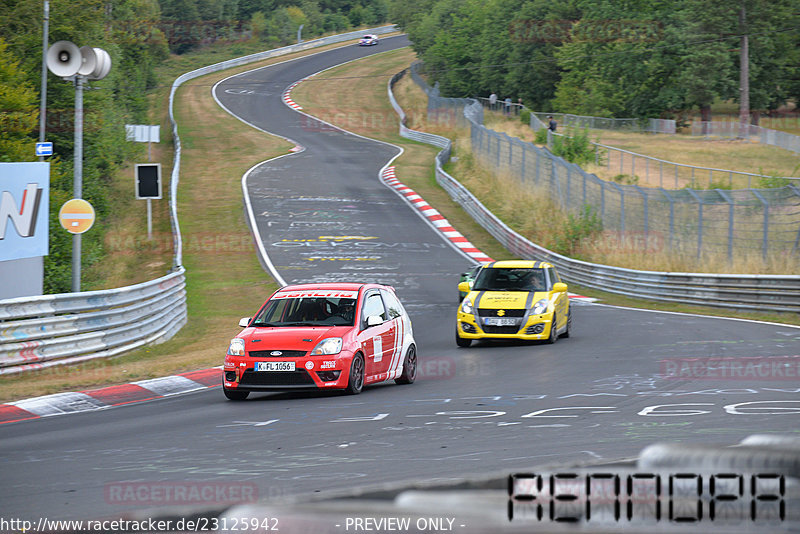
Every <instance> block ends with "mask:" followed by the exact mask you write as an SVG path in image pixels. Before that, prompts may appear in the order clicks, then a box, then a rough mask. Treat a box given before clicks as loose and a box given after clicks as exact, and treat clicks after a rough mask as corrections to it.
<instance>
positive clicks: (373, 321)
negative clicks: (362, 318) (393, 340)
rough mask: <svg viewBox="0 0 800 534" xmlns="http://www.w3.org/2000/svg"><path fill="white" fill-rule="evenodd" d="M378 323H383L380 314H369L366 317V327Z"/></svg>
mask: <svg viewBox="0 0 800 534" xmlns="http://www.w3.org/2000/svg"><path fill="white" fill-rule="evenodd" d="M379 324H383V317H381V316H380V315H370V316H369V317H367V328H369V327H370V326H378V325H379Z"/></svg>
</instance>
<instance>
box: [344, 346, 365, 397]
mask: <svg viewBox="0 0 800 534" xmlns="http://www.w3.org/2000/svg"><path fill="white" fill-rule="evenodd" d="M362 389H364V356H362V355H361V354H356V355H355V356H353V361H352V362H351V363H350V376H349V377H348V379H347V388H346V389H345V392H346V393H347V394H348V395H358V394H359V393H361V390H362Z"/></svg>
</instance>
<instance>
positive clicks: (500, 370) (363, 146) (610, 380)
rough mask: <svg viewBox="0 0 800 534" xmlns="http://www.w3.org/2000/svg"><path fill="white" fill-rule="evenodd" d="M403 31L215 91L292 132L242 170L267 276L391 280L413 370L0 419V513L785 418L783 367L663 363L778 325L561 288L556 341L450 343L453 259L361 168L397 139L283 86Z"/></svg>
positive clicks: (502, 466)
mask: <svg viewBox="0 0 800 534" xmlns="http://www.w3.org/2000/svg"><path fill="white" fill-rule="evenodd" d="M405 45H407V41H406V40H405V38H403V37H396V38H387V39H382V40H381V43H380V45H379V46H377V47H369V48H359V47H357V46H346V47H343V48H339V49H335V50H331V51H328V52H323V53H320V54H317V55H312V56H309V57H306V58H303V59H299V60H295V61H289V62H284V63H281V64H278V65H275V66H271V67H266V68H262V69H259V70H255V71H251V72H249V73H245V74H241V75H238V76H236V77H233V78H229V79H227V80H225V81H224V82H222V83H220V84H219V85H218V86H217V87H216V88H215V95H216V97H217V98H218V99H219V101H220V102H221V103H222V104H223V105H224V106H225V107H226V108H227V109H228V110H229V111H230V112H231V113H233V114H235V115H237V116H239V117H241V118H242V119H243V120H245V121H246V122H248V123H250V124H253V125H254V126H257V127H258V128H261V129H264V130H267V131H269V132H273V133H276V134H278V135H281V136H284V137H287V138H289V139H291V140H293V141H294V142H296V143H297V144H299V145H301V146H302V147H304V148H305V151H303V152H300V153H297V154H292V155H288V156H285V157H282V158H279V159H276V160H273V161H271V162H267V163H264V164H263V165H261V166H258V167H256V168H255V169H253V171H252V172H251V173H250V174H249V176H248V178H247V188H248V191H249V193H250V199H251V201H252V204H253V209H254V213H255V214H256V225H257V228H258V230H259V233H260V235H261V237H262V240H263V244H264V246H265V248H266V250H267V252H268V254H269V257H270V260H271V262H272V263H273V264H274V266H275V268H276V269H277V271H278V272H279V273H280V275H281V277H283V278H284V279H285V280H286V282H287V283H292V282H300V281H323V280H356V281H361V280H364V281H373V280H374V281H379V282H384V283H389V284H392V285H394V286H395V287H396V288H397V291H398V294H399V295H400V297H401V299H402V300H403V302H404V303H405V304H406V305H407V308H408V310H409V313H410V314H411V317H412V320H413V322H414V329H415V334H416V338H417V341H418V345H419V351H418V353H419V358H420V360H419V362H420V376H419V378H418V380H417V382H416V383H415V384H413V385H409V386H396V385H387V386H376V387H368V388H366V389H365V390H364V392H363V393H362V394H361V395H359V396H356V397H348V396H342V395H339V394H329V393H326V394H314V393H302V394H301V393H275V394H254V395H251V397H250V399H249V400H248V401H246V402H230V401H227V400H225V398H224V397H223V395H222V392H221V391H220V389H219V388H212V389H208V390H205V391H200V392H196V393H190V394H186V395H180V396H175V397H170V398H166V399H159V400H155V401H151V402H142V403H138V404H131V405H127V406H122V407H118V408H114V409H109V410H101V411H97V412H87V413H80V414H75V415H66V416H60V417H48V418H42V419H37V420H32V421H24V422H18V423H10V424H5V425H0V462H1V463H0V465H2V480H3V484H2V485H0V516H2V517H5V518H8V517H15V518H25V519H30V520H33V521H36V520H38V519H39V518H41V517H47V518H48V519H59V518H75V519H87V518H98V517H110V516H114V515H119V514H125V513H129V512H132V511H136V510H139V509H144V508H163V507H164V506H165V505H171V504H174V503H173V502H171V501H170V499H169V498H167V497H164V494H161V496H160V497H159V496H157V495H155V494H154V493H152V492H151V493H150V494H148V495H149V497H147V498H141V499H139V500H138V501H137V500H135V502H120V499H118V498H117V497H118V495H117V494H116V493H114V492H115V491H116V490H118V489H119V488H120V487H124V486H125V485H134V484H138V485H140V486H142V485H144V486H146V485H150V486H152V487H155V486H157V485H159V484H161V485H162V486H165V487H166V486H169V485H170V484H173V485H174V484H180V483H187V482H188V483H208V484H212V485H213V484H218V485H220V486H221V485H226V484H227V485H239V486H238V487H239V489H240V490H241V489H245V490H247V492H245V493H246V496H257V497H259V498H270V497H281V496H286V495H294V494H301V493H313V492H317V491H323V490H328V489H338V488H346V487H352V486H356V485H360V484H371V483H375V482H380V481H390V480H404V479H416V480H419V479H429V478H432V477H436V478H441V479H448V478H453V477H461V476H464V475H466V474H469V473H482V472H488V471H498V470H504V471H508V472H509V473H511V472H514V471H518V470H521V469H523V468H531V467H534V466H540V465H550V466H553V465H558V464H568V463H574V462H588V461H593V460H598V459H604V460H605V459H609V460H610V459H618V458H625V457H633V456H636V455H637V453H638V452H639V451H640V450H641V449H642V448H643V447H645V446H646V445H649V444H651V443H654V442H658V441H675V440H680V441H684V442H695V443H724V444H733V443H736V442H738V441H739V440H741V439H743V438H745V437H746V436H748V435H750V434H754V433H764V432H765V433H769V432H786V431H789V430H792V429H794V430H796V429H797V428H800V401H798V399H800V396H799V395H798V392H800V383H798V378H797V369H796V368H795V369H794V374H793V375H792V374H791V369H788V368H787V369H786V372H785V375H781V372H780V369H779V370H777V371H776V370H775V369H773V372H772V374H771V375H770V376H769V377H757V376H753V375H746V374H744V373H741V374H739V375H736V376H733V377H732V378H723V377H716V378H715V379H710V380H709V379H703V378H697V377H695V378H692V377H684V378H681V379H667V378H662V372H664V371H665V370H669V367H668V366H669V365H672V363H670V362H674V361H675V360H674V359H678V358H681V359H686V358H707V357H719V358H750V357H781V356H792V355H796V354H798V351H797V348H798V346H799V345H800V343H798V342H799V341H800V329H796V328H790V327H784V326H777V325H771V324H757V323H750V322H743V321H735V320H725V319H716V318H707V317H695V316H687V315H677V314H668V313H654V312H646V311H634V310H628V309H619V308H612V307H607V306H602V305H575V308H574V330H573V335H572V336H571V337H570V338H569V339H562V340H560V341H559V342H558V343H556V344H554V345H525V344H516V343H493V344H489V343H479V344H474V345H473V346H472V347H471V348H469V349H458V348H456V346H455V342H454V339H453V330H454V314H455V305H456V290H457V289H456V283H457V281H458V273H460V272H462V271H463V270H465V269H466V268H467V267H468V266H469V265H470V261H469V260H468V259H467V258H466V257H465V256H463V255H462V254H460V253H459V252H457V251H456V250H455V249H454V248H453V247H452V246H451V245H450V244H449V243H447V242H446V241H445V240H444V239H443V238H442V237H441V236H440V235H439V234H437V233H436V231H435V230H434V229H433V228H432V227H431V226H430V225H429V224H428V223H427V222H426V221H424V220H423V219H422V218H421V217H420V216H419V215H418V214H417V213H416V212H415V211H414V210H413V209H412V208H411V207H409V206H408V205H407V204H406V203H405V202H404V201H403V200H402V199H401V198H400V197H399V196H398V195H397V194H396V193H395V192H394V191H393V190H391V189H390V188H388V187H386V186H385V185H383V184H382V183H381V182H380V181H379V178H378V175H379V171H380V169H381V168H383V167H384V165H386V163H387V162H388V161H389V160H390V159H391V158H392V157H393V156H394V155H395V154H397V152H398V150H397V149H396V148H395V147H392V146H389V145H385V144H382V143H377V142H373V141H370V140H366V139H363V138H359V137H355V136H351V135H348V134H346V133H343V132H339V131H333V130H330V129H326V128H314V127H309V124H310V123H309V121H308V119H306V118H305V117H304V116H303V115H301V114H299V113H297V112H295V111H292V110H291V109H290V108H289V107H287V106H286V105H285V104H284V103H283V102H282V101H281V93H282V92H283V90H284V89H285V88H286V87H287V86H288V85H290V84H291V83H292V82H294V81H297V80H299V79H301V78H303V77H305V76H308V75H310V74H312V73H314V72H317V71H319V70H322V69H324V68H327V67H329V66H332V65H336V64H340V63H343V62H346V61H350V60H352V59H356V58H359V57H363V56H366V55H370V54H374V53H379V52H382V51H385V50H388V49H392V48H397V47H402V46H405ZM376 83H382V84H383V83H385V80H381V81H379V82H376ZM399 178H400V179H401V180H402V176H400V177H399ZM253 311H254V310H242V314H241V315H242V316H245V315H249V314H251V313H252V312H253ZM224 350H225V345H224V344H221V345H220V347H219V353H220V363H221V362H222V356H223V352H224ZM663 361H667V363H664V362H663ZM742 361H746V360H742ZM792 377H793V378H792ZM229 489H230V488H229ZM221 500H224V496H223V497H220V498H219V499H218V500H217V501H214V499H211V501H209V502H206V504H207V505H208V506H209V507H210V508H213V507H215V506H219V505H220V501H221Z"/></svg>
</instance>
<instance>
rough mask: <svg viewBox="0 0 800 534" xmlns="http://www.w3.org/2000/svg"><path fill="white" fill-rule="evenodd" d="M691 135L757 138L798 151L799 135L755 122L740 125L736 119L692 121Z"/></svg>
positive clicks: (761, 141) (799, 144)
mask: <svg viewBox="0 0 800 534" xmlns="http://www.w3.org/2000/svg"><path fill="white" fill-rule="evenodd" d="M692 135H698V136H700V135H701V136H705V137H723V138H726V139H731V138H733V139H736V138H741V137H747V138H753V137H754V138H757V139H758V142H759V143H761V144H762V145H772V146H777V147H779V148H783V149H784V150H791V151H792V152H797V153H800V136H797V135H792V134H790V133H787V132H781V131H779V130H771V129H769V128H762V127H761V126H756V125H755V124H746V125H742V124H741V123H739V122H738V121H697V122H693V123H692Z"/></svg>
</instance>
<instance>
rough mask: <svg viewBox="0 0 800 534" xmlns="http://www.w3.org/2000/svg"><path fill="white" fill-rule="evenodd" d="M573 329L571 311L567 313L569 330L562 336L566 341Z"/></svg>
mask: <svg viewBox="0 0 800 534" xmlns="http://www.w3.org/2000/svg"><path fill="white" fill-rule="evenodd" d="M571 328H572V310H569V311H568V312H567V330H566V331H565V332H564V333H563V334H561V337H563V338H565V339H566V338H568V337H569V331H570V329H571Z"/></svg>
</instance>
